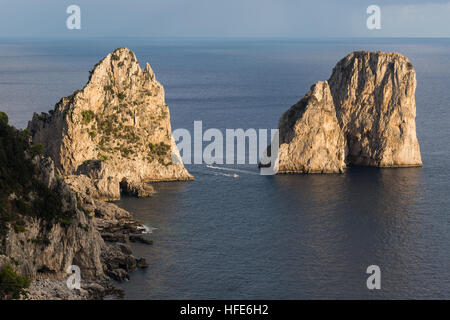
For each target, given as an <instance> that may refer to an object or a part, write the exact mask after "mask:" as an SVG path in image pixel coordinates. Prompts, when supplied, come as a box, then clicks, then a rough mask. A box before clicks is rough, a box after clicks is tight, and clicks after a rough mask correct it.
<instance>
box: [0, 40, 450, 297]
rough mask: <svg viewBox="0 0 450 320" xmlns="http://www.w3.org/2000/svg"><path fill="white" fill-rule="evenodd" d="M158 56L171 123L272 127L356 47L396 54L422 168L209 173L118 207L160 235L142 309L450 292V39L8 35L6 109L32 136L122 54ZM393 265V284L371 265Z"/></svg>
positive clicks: (146, 249) (150, 253)
mask: <svg viewBox="0 0 450 320" xmlns="http://www.w3.org/2000/svg"><path fill="white" fill-rule="evenodd" d="M121 46H126V47H129V48H130V49H132V50H133V51H134V52H135V53H136V55H137V57H138V59H139V61H140V63H141V65H143V64H144V63H145V62H147V61H148V62H149V63H150V64H151V66H152V68H153V70H154V71H155V73H156V76H157V78H158V80H159V81H160V82H161V83H162V84H163V85H164V87H165V89H166V98H167V103H168V104H169V106H170V112H171V119H172V126H173V128H174V129H175V128H186V129H189V130H191V129H192V128H193V121H194V120H202V121H203V127H204V128H219V129H225V128H244V129H245V128H276V125H277V121H278V119H279V117H280V115H281V113H282V112H283V111H285V110H286V109H287V108H289V107H290V106H291V105H292V104H294V103H295V102H297V101H298V100H299V99H300V98H301V97H302V96H303V95H304V94H305V93H306V92H307V91H308V89H309V87H310V86H311V85H312V84H313V83H315V82H316V81H318V80H326V79H328V77H329V76H330V74H331V70H332V68H333V66H334V65H335V64H336V62H337V61H338V60H339V59H341V58H342V57H344V56H345V55H346V54H347V53H349V52H351V51H354V50H383V51H397V52H400V53H403V54H405V55H406V56H408V57H409V59H410V60H411V62H412V63H413V65H414V67H415V69H416V71H417V80H418V88H417V92H416V100H417V134H418V137H419V142H420V146H421V151H422V160H423V163H424V167H423V168H413V169H376V168H351V169H349V170H348V171H347V172H346V173H345V174H341V175H298V176H259V175H255V174H252V173H255V172H257V170H256V168H255V167H254V166H248V165H247V166H234V167H235V168H237V169H244V170H248V171H250V172H249V173H244V172H237V173H238V174H239V177H237V178H233V177H229V176H226V175H224V173H228V172H225V171H222V170H218V169H211V168H207V167H206V166H203V165H190V166H188V169H189V170H190V172H191V173H192V174H193V175H195V178H196V180H195V181H193V182H188V183H161V184H157V185H156V190H157V194H156V195H155V196H153V197H151V198H147V199H135V198H128V197H126V198H123V199H122V200H121V201H119V202H118V204H119V205H120V206H122V207H124V208H126V209H128V210H130V211H131V212H132V213H133V214H134V216H135V217H136V218H137V219H138V220H141V221H143V222H145V224H147V225H148V226H150V227H152V228H154V229H153V233H152V234H151V235H150V236H151V238H152V239H153V240H154V245H153V246H145V245H139V244H136V245H134V250H135V253H136V256H143V257H145V258H146V259H147V261H148V262H149V264H150V267H149V268H148V269H146V270H143V271H142V270H139V271H136V272H134V273H133V274H132V279H131V281H129V282H126V283H122V284H120V286H121V287H122V288H123V289H125V292H126V298H130V299H132V298H136V299H310V298H319V299H326V298H338V299H347V298H362V299H371V298H447V299H449V298H450V250H449V248H450V216H449V209H450V196H449V190H450V174H449V168H450V145H449V141H450V126H449V120H450V103H449V101H450V90H449V83H450V73H449V70H450V40H447V39H434V40H429V39H428V40H427V39H389V40H386V39H385V40H382V39H378V40H327V41H319V40H317V41H312V40H311V41H305V40H303V41H301V40H297V41H294V40H252V39H247V40H244V39H240V40H231V39H227V40H195V39H194V40H187V39H184V40H177V39H172V40H161V39H156V40H155V39H131V38H130V39H123V40H118V39H90V40H76V41H68V40H67V39H66V40H25V39H24V40H1V41H0V110H3V111H6V112H7V113H8V115H9V117H10V122H11V123H13V124H14V125H16V126H18V127H21V128H23V127H25V126H26V124H27V121H28V120H29V119H31V117H32V114H33V112H41V111H47V110H49V109H52V108H53V106H54V104H55V103H56V102H58V100H59V99H60V97H62V96H65V95H69V94H71V93H72V92H73V91H74V90H76V89H79V88H81V87H82V86H83V85H84V84H85V83H86V81H87V78H88V71H89V70H90V69H91V68H92V66H93V65H94V64H95V63H96V62H97V61H98V60H100V59H101V58H103V57H104V56H105V55H106V54H107V53H108V52H110V51H112V50H113V49H114V48H116V47H121ZM369 265H378V266H380V268H381V273H382V274H381V286H382V288H381V290H377V291H370V290H368V289H367V287H366V279H367V277H368V275H367V274H366V268H367V267H368V266H369Z"/></svg>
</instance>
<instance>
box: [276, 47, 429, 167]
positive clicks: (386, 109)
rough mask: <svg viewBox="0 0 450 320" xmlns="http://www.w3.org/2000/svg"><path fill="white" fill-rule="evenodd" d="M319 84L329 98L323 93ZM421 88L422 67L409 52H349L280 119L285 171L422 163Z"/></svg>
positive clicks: (281, 148)
mask: <svg viewBox="0 0 450 320" xmlns="http://www.w3.org/2000/svg"><path fill="white" fill-rule="evenodd" d="M319 84H320V86H321V88H322V89H321V90H320V92H326V93H327V94H325V96H326V97H327V99H317V96H318V95H317V88H316V87H317V86H318V85H319ZM415 89H416V73H415V71H414V68H413V65H412V64H411V62H410V61H409V60H408V59H407V58H406V57H405V56H403V55H401V54H399V53H385V52H366V51H358V52H353V53H351V54H349V55H348V56H346V57H345V58H344V59H342V60H341V61H339V62H338V63H337V65H336V66H335V68H334V69H333V73H332V75H331V77H330V79H329V80H328V81H327V82H319V83H317V84H316V85H315V86H313V87H312V89H311V91H310V92H309V93H307V95H306V96H305V98H304V99H302V100H301V101H300V102H299V103H297V104H296V105H294V106H293V107H292V108H291V109H289V110H288V111H287V112H286V113H285V114H284V115H283V116H282V118H281V119H280V123H279V129H280V152H279V159H280V170H279V172H280V173H286V172H298V173H307V172H342V171H343V169H344V168H345V167H346V166H348V165H365V166H376V167H410V166H421V165H422V161H421V156H420V147H419V143H418V141H417V135H416V124H415V117H416V104H415V96H414V95H415ZM328 92H329V94H330V95H329V96H328ZM313 97H314V99H312V98H313ZM311 113H313V114H311ZM324 113H325V114H326V115H327V116H328V117H325V116H324V115H323V114H324ZM285 132H289V135H286V134H285ZM341 141H343V143H341ZM332 142H333V143H332ZM306 146H308V147H307V148H306ZM336 148H337V149H336ZM342 154H344V163H342ZM330 163H333V166H332V167H333V168H334V169H332V170H330ZM312 164H314V165H312ZM341 164H343V165H341Z"/></svg>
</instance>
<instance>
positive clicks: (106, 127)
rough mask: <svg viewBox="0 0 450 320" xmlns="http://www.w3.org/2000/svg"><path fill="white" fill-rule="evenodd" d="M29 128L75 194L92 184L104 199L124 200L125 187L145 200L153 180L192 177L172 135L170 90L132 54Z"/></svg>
mask: <svg viewBox="0 0 450 320" xmlns="http://www.w3.org/2000/svg"><path fill="white" fill-rule="evenodd" d="M28 129H29V130H30V132H31V135H32V138H33V143H34V144H42V145H43V146H44V153H45V155H48V156H50V157H51V158H52V159H53V160H54V162H55V169H56V171H57V172H58V173H60V174H62V175H64V176H66V177H67V179H66V180H67V181H68V182H69V183H70V184H71V185H72V187H73V188H74V189H77V187H80V185H81V188H84V187H85V186H84V184H85V183H88V181H91V182H92V183H93V184H94V189H95V190H94V193H96V197H97V198H99V199H104V200H113V199H117V198H119V197H120V189H122V191H125V192H128V193H133V194H136V195H143V196H145V195H148V194H150V193H151V191H152V188H151V187H150V186H148V185H147V186H145V185H146V183H147V182H154V181H173V180H191V179H192V176H191V175H190V174H189V173H188V172H187V170H186V169H185V168H184V166H183V163H182V161H181V159H180V157H179V153H178V150H177V147H176V145H175V142H174V139H173V137H172V131H171V125H170V115H169V107H168V105H167V104H166V103H165V99H164V88H163V86H162V85H161V84H160V83H159V82H158V81H157V80H156V78H155V74H154V73H153V71H152V69H151V67H150V65H149V64H148V63H147V65H146V67H145V68H144V69H141V68H140V66H139V63H138V61H137V59H136V56H135V55H134V53H133V52H132V51H131V50H129V49H127V48H120V49H116V50H114V51H113V52H112V53H110V54H108V55H107V56H106V57H105V58H104V59H103V60H101V61H100V62H99V63H97V64H96V65H95V67H94V68H93V70H92V71H91V75H90V78H89V81H88V83H87V84H86V86H85V87H84V88H83V89H81V90H77V91H75V92H74V93H73V94H72V95H71V96H69V97H64V98H62V99H61V101H60V102H58V103H57V104H56V106H55V108H54V110H51V111H49V113H48V114H47V113H43V114H39V115H38V114H35V115H34V116H33V119H32V121H30V122H29V124H28ZM83 178H84V180H83ZM86 188H88V187H86Z"/></svg>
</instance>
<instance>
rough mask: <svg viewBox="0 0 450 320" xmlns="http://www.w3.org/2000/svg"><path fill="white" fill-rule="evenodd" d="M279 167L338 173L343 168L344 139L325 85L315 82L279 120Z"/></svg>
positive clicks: (329, 93) (286, 171)
mask: <svg viewBox="0 0 450 320" xmlns="http://www.w3.org/2000/svg"><path fill="white" fill-rule="evenodd" d="M279 128H280V143H281V144H280V148H279V160H280V164H279V165H280V170H281V171H282V172H284V173H289V172H292V173H295V172H305V173H317V172H324V173H326V172H329V173H331V172H339V171H342V170H344V168H345V162H344V160H345V152H344V150H345V141H344V140H345V139H344V135H343V133H342V130H341V128H340V126H339V122H338V119H337V117H336V111H335V109H334V107H333V98H332V97H331V92H330V88H329V86H328V84H327V83H326V82H318V83H316V84H315V85H313V86H312V87H311V90H310V91H309V92H308V93H307V94H306V96H305V97H304V98H303V99H302V100H300V101H299V102H298V103H297V104H295V105H294V106H292V107H291V108H290V109H289V110H288V111H286V112H285V113H284V114H283V115H282V116H281V119H280V121H279Z"/></svg>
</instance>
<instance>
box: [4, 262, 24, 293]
mask: <svg viewBox="0 0 450 320" xmlns="http://www.w3.org/2000/svg"><path fill="white" fill-rule="evenodd" d="M29 286H30V279H28V278H26V277H22V276H20V275H18V274H17V273H16V272H15V271H14V269H13V268H12V267H11V265H9V264H8V265H6V266H5V267H4V268H3V269H2V270H0V299H19V298H20V296H23V295H26V292H25V289H26V288H28V287H29Z"/></svg>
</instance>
